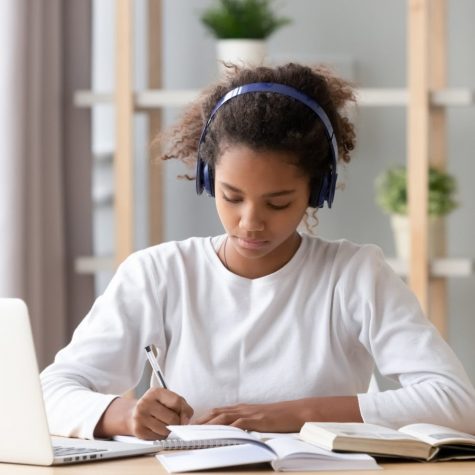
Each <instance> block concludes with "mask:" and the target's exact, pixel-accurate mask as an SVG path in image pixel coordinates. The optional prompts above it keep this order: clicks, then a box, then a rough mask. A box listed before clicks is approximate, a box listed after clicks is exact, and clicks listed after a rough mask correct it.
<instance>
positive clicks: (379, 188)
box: [376, 166, 458, 216]
mask: <svg viewBox="0 0 475 475" xmlns="http://www.w3.org/2000/svg"><path fill="white" fill-rule="evenodd" d="M456 190H457V185H456V181H455V178H454V177H453V176H452V175H450V174H449V173H446V172H442V171H439V170H436V169H435V168H430V169H429V202H428V212H429V216H443V215H446V214H448V213H450V212H451V211H452V210H454V209H455V208H457V206H458V203H457V202H456V201H455V199H454V195H455V192H456ZM376 202H377V203H378V205H379V206H380V207H381V209H382V210H383V211H384V212H386V213H388V214H401V215H406V214H407V171H406V167H403V166H401V167H395V168H392V169H390V170H387V171H386V172H384V173H383V174H382V175H380V176H379V177H378V178H377V179H376Z"/></svg>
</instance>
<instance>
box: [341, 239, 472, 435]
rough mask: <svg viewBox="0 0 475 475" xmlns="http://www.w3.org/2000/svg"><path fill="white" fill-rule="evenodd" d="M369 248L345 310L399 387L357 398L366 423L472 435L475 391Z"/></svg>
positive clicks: (409, 297) (407, 294) (377, 254)
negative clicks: (419, 425) (421, 425)
mask: <svg viewBox="0 0 475 475" xmlns="http://www.w3.org/2000/svg"><path fill="white" fill-rule="evenodd" d="M370 249H371V252H370V256H369V258H368V259H365V260H362V261H361V263H359V266H360V268H359V270H358V271H356V276H353V279H352V280H353V285H354V286H355V287H356V290H357V291H356V292H353V293H352V294H351V296H350V298H349V307H348V308H349V309H350V312H351V313H352V318H353V319H356V320H358V326H359V328H360V335H359V340H360V342H361V343H362V344H363V345H364V346H365V348H366V349H367V351H368V352H369V353H371V354H372V356H373V358H374V361H375V364H376V366H377V368H378V370H379V371H380V372H381V374H382V375H384V376H387V377H389V378H391V379H393V380H396V381H399V383H400V384H401V386H402V387H401V388H399V389H395V390H387V391H383V392H376V393H366V394H359V395H358V399H359V404H360V410H361V414H362V417H363V419H364V421H365V422H369V423H375V424H382V425H386V426H392V427H395V428H397V427H400V426H402V425H405V424H409V423H413V422H430V423H435V424H440V425H445V426H449V427H452V428H455V429H459V430H461V431H465V432H469V433H475V391H474V389H473V386H472V384H471V383H470V380H469V378H468V376H467V375H466V373H465V370H464V369H463V367H462V365H461V363H460V362H459V360H458V359H457V357H456V356H455V354H454V352H453V351H452V350H451V348H450V347H449V346H448V344H447V343H446V342H445V341H444V340H443V338H442V337H441V336H440V335H439V333H438V332H437V330H436V329H435V328H434V327H433V325H432V324H431V323H430V322H428V320H427V319H426V317H425V316H424V315H423V313H422V311H421V309H420V306H419V304H418V302H417V299H416V297H415V296H414V295H413V294H412V292H411V291H410V290H409V289H408V288H407V287H406V285H405V284H404V282H403V281H402V280H401V279H400V278H399V277H398V276H397V275H395V273H394V272H393V271H392V269H390V267H389V266H388V265H387V263H386V262H385V261H384V258H383V256H382V253H381V252H380V251H379V250H375V249H376V248H375V247H373V246H371V247H370ZM366 257H368V256H366ZM371 276H373V277H371ZM355 277H356V278H355ZM362 287H364V288H365V290H364V292H363V293H361V292H359V291H358V290H360V288H362ZM368 289H369V291H368ZM358 295H360V296H361V295H365V298H363V299H361V298H358V297H357V296H358Z"/></svg>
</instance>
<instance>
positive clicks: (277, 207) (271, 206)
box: [267, 203, 290, 210]
mask: <svg viewBox="0 0 475 475" xmlns="http://www.w3.org/2000/svg"><path fill="white" fill-rule="evenodd" d="M267 206H269V208H271V209H275V210H280V209H285V208H288V207H289V206H290V203H286V204H285V205H274V204H272V203H268V204H267Z"/></svg>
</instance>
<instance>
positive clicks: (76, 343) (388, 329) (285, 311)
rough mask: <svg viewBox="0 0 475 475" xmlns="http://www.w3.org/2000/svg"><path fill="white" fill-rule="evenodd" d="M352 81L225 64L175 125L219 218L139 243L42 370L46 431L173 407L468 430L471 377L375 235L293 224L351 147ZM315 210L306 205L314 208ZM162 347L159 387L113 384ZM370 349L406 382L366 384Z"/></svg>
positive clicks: (173, 413) (273, 422) (180, 153)
mask: <svg viewBox="0 0 475 475" xmlns="http://www.w3.org/2000/svg"><path fill="white" fill-rule="evenodd" d="M349 101H353V93H352V90H351V88H350V87H349V86H348V85H347V84H346V83H345V82H344V81H342V80H341V79H338V78H336V77H334V76H332V75H331V74H330V73H328V72H327V71H325V70H323V69H315V70H312V69H310V68H308V67H304V66H300V65H297V64H288V65H285V66H282V67H277V68H266V67H258V68H255V69H241V70H240V69H236V68H235V69H232V70H231V73H230V74H229V75H228V77H227V78H226V79H224V80H222V81H221V82H219V83H217V84H216V85H215V86H213V87H212V88H210V89H209V90H208V91H206V92H205V93H204V94H203V95H202V96H201V98H200V99H199V100H198V101H197V102H196V103H195V104H194V105H193V106H192V107H191V108H190V109H189V110H188V111H187V112H186V113H185V115H184V116H183V119H182V120H181V122H180V123H179V124H178V125H177V126H176V127H175V128H174V129H173V130H172V131H171V141H170V142H171V145H170V148H169V150H168V152H167V153H166V155H165V156H164V158H167V159H170V158H178V159H182V160H184V161H185V162H187V163H190V162H195V161H196V162H197V176H196V186H197V191H198V192H199V193H201V192H202V191H203V190H205V191H206V192H207V193H208V194H209V195H211V196H214V197H215V200H216V208H217V211H218V214H219V217H220V220H221V222H222V224H223V227H224V229H225V234H224V235H222V236H217V237H213V238H191V239H188V240H186V241H182V242H169V243H164V244H161V245H158V246H154V247H151V248H149V249H145V250H142V251H139V252H136V253H134V254H133V255H131V256H130V257H129V258H128V259H126V261H125V262H124V263H123V264H122V265H121V266H120V267H119V269H118V271H117V273H116V275H115V276H114V278H113V279H112V281H111V283H110V285H109V286H108V288H107V290H106V291H105V293H104V294H103V295H102V296H101V297H99V298H98V299H97V301H96V302H95V304H94V306H93V307H92V309H91V311H90V313H89V314H88V315H87V316H86V318H85V319H84V321H83V322H82V323H81V324H80V325H79V327H78V329H77V330H76V332H75V334H74V336H73V339H72V341H71V343H70V344H69V345H68V346H67V347H66V348H65V349H63V350H62V351H61V352H59V353H58V355H57V357H56V360H55V362H54V363H53V364H52V365H51V366H50V367H49V368H47V369H46V370H45V371H44V373H43V374H42V382H43V388H44V393H45V399H46V405H47V411H48V415H49V422H50V428H51V431H52V432H53V433H54V434H58V435H64V436H77V437H84V438H92V437H94V436H97V437H108V436H113V435H115V434H131V435H135V436H138V437H141V438H144V439H157V438H163V437H165V436H166V435H167V434H168V430H167V428H166V425H168V424H180V423H181V424H186V423H188V422H189V421H190V420H192V421H193V422H195V423H213V424H231V425H234V426H238V427H241V428H244V429H252V430H258V431H266V432H295V431H298V430H299V429H300V427H301V426H302V424H303V423H304V422H305V421H365V422H370V423H376V424H382V425H385V426H389V427H396V428H397V427H400V426H402V425H404V424H408V423H413V422H431V423H436V424H441V425H446V426H450V427H453V428H455V429H459V430H463V431H466V432H475V417H474V414H475V398H474V389H473V387H472V386H471V384H470V382H469V379H468V377H467V375H466V374H465V372H464V370H463V368H462V366H461V364H460V363H459V361H458V360H457V358H456V357H455V355H454V353H453V352H452V351H451V350H450V348H449V347H448V346H447V344H446V343H445V342H444V340H443V339H442V338H441V337H440V336H439V334H438V333H437V332H436V330H435V329H434V327H433V326H432V325H431V324H430V323H429V322H428V321H427V319H426V318H425V316H424V315H423V314H422V313H421V310H420V308H419V305H418V303H417V301H416V298H415V297H414V295H413V294H412V293H411V292H410V291H409V290H408V288H407V287H406V286H405V285H404V283H403V282H402V281H401V279H400V278H399V277H398V276H396V275H395V274H394V273H393V271H392V270H391V269H390V267H389V266H388V265H387V264H386V262H385V260H384V257H383V255H382V253H381V251H380V250H379V249H378V248H377V247H375V246H372V245H367V246H360V245H356V244H353V243H351V242H349V241H346V240H340V241H336V242H330V241H326V240H324V239H321V238H316V237H311V236H309V235H307V234H303V233H300V232H299V231H298V227H299V223H300V222H301V221H302V220H304V222H307V224H308V218H309V217H310V216H311V215H310V214H309V215H306V211H307V208H310V209H313V210H314V211H315V209H316V208H318V207H321V206H323V205H324V204H325V203H326V204H327V205H328V206H331V204H332V201H333V194H334V190H335V183H336V176H337V162H338V160H339V161H340V162H341V161H343V162H349V161H350V152H351V151H352V149H353V147H354V141H355V134H354V129H353V125H352V124H351V123H350V122H349V121H348V119H347V118H345V117H344V116H343V114H342V110H343V108H344V106H345V105H347V104H348V102H349ZM314 211H313V212H314ZM150 344H154V345H156V347H157V348H158V349H159V355H158V361H159V364H160V366H161V367H162V369H163V370H164V375H165V379H166V381H167V385H168V389H164V388H161V387H158V383H156V381H155V380H153V381H152V383H153V384H152V387H151V389H149V390H148V391H147V392H146V393H145V394H144V396H143V397H141V398H140V399H139V400H133V399H130V398H124V397H121V396H120V394H122V393H123V392H124V391H126V390H127V389H129V388H132V387H134V386H135V385H136V384H137V382H138V381H139V379H140V377H141V374H142V370H143V367H144V363H145V360H146V356H145V351H144V347H145V346H147V345H150ZM375 367H376V368H377V369H378V370H379V371H380V372H381V373H382V374H383V375H385V376H387V377H390V378H392V379H394V380H396V381H398V382H399V383H400V385H401V388H400V389H396V390H388V391H384V392H367V390H368V384H369V381H370V378H371V375H372V373H373V370H374V369H375Z"/></svg>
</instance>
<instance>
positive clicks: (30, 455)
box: [0, 299, 158, 465]
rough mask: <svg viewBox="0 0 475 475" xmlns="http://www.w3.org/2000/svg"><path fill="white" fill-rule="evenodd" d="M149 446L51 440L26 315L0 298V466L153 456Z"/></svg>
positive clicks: (15, 302)
mask: <svg viewBox="0 0 475 475" xmlns="http://www.w3.org/2000/svg"><path fill="white" fill-rule="evenodd" d="M157 450H158V449H157V447H155V446H153V445H144V444H129V443H121V442H114V441H102V440H82V439H65V438H59V437H58V438H57V437H51V436H50V434H49V430H48V423H47V420H46V412H45V408H44V403H43V394H42V390H41V386H40V378H39V373H38V365H37V361H36V355H35V349H34V345H33V337H32V333H31V327H30V321H29V318H28V310H27V307H26V305H25V303H24V302H23V301H22V300H19V299H0V462H10V463H25V464H33V465H59V464H67V463H78V462H87V461H92V460H102V459H109V458H117V457H128V456H132V455H142V454H148V453H154V452H156V451H157Z"/></svg>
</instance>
